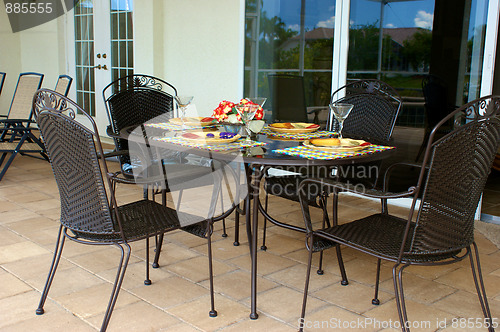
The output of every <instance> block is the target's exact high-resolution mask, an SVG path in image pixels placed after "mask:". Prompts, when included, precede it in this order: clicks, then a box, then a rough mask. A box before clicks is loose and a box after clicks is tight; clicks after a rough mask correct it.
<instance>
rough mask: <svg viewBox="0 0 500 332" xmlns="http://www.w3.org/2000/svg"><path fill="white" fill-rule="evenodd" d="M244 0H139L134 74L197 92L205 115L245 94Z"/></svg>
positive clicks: (183, 91)
mask: <svg viewBox="0 0 500 332" xmlns="http://www.w3.org/2000/svg"><path fill="white" fill-rule="evenodd" d="M244 8H245V4H244V0H237V1H235V0H217V1H206V0H184V1H178V0H163V1H162V2H161V1H153V0H146V1H141V2H140V3H139V2H138V1H136V2H135V8H134V20H135V22H134V28H135V32H134V38H135V41H134V43H135V45H134V46H135V50H134V57H135V60H134V62H135V63H134V66H135V69H134V70H135V72H137V73H143V74H152V75H155V76H158V77H160V78H163V79H165V80H166V81H168V82H169V83H172V84H173V85H174V86H175V87H176V88H177V90H178V93H179V94H181V95H182V94H184V95H193V96H195V99H194V101H193V102H194V103H195V104H196V108H197V110H198V113H199V114H200V115H202V116H206V115H210V114H212V111H213V109H215V108H216V107H217V105H218V103H219V101H221V100H223V99H227V100H233V101H237V100H238V99H239V98H241V97H242V94H243V56H244V53H243V52H244V49H243V43H244V40H243V36H244Z"/></svg>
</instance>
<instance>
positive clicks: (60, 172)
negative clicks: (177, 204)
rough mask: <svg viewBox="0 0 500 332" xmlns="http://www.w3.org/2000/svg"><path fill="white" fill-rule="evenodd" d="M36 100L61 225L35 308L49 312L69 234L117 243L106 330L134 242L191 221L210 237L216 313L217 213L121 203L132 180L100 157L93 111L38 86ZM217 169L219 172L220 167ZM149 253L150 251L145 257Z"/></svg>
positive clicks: (150, 203) (144, 201) (93, 241)
mask: <svg viewBox="0 0 500 332" xmlns="http://www.w3.org/2000/svg"><path fill="white" fill-rule="evenodd" d="M33 103H34V110H35V117H36V121H37V124H38V126H39V128H40V131H41V134H42V137H43V139H44V142H45V146H46V148H47V153H48V155H49V157H50V162H51V165H52V170H53V173H54V176H55V179H56V183H57V186H58V188H59V193H60V196H61V218H60V221H61V225H60V228H59V234H58V239H57V243H56V247H55V251H54V258H53V261H52V264H51V267H50V271H49V274H48V277H47V282H46V284H45V287H44V290H43V293H42V296H41V299H40V304H39V306H38V309H37V310H36V313H37V314H39V315H40V314H43V313H44V309H43V307H44V303H45V301H46V299H47V294H48V291H49V288H50V286H51V284H52V281H53V278H54V275H55V272H56V269H57V265H58V263H59V260H60V258H61V254H62V250H63V247H64V242H65V239H70V240H73V241H75V242H77V243H82V244H89V245H113V246H115V247H118V248H119V249H120V250H121V257H120V259H119V266H118V270H117V274H116V278H115V282H114V285H113V289H112V292H111V296H110V300H109V304H108V307H107V309H106V313H105V315H104V319H103V323H102V326H101V331H104V330H106V328H107V326H108V323H109V320H110V317H111V314H112V311H113V308H114V305H115V303H116V300H117V297H118V293H119V291H120V288H121V284H122V281H123V278H124V275H125V271H126V268H127V264H128V261H129V258H130V253H131V248H130V246H129V243H130V242H134V241H138V240H143V239H146V248H148V242H147V241H148V239H149V237H151V236H154V235H158V234H163V233H165V232H168V231H171V230H175V229H179V228H181V227H183V226H186V227H195V228H196V227H198V228H199V229H202V232H203V233H204V236H205V237H206V238H207V239H208V259H209V274H210V294H211V309H210V316H212V317H214V316H216V315H217V312H216V311H215V308H214V292H213V271H212V252H211V234H212V222H213V219H212V218H209V219H205V220H202V221H199V216H194V215H190V214H187V213H184V212H180V211H176V210H175V209H172V208H169V207H166V206H164V205H162V204H159V203H156V202H154V201H151V200H147V199H142V200H139V201H135V202H132V203H128V204H125V205H119V204H118V203H117V200H116V197H115V185H116V183H120V182H122V181H129V180H128V179H126V178H122V177H121V176H120V174H121V172H117V173H110V172H109V171H108V168H107V166H106V162H105V160H104V159H102V158H99V156H100V155H102V146H101V143H100V139H99V134H98V132H97V127H96V124H95V122H94V121H93V119H92V117H90V116H89V115H88V114H87V113H86V112H84V111H83V110H82V109H81V108H80V107H79V106H78V105H77V104H76V103H75V102H73V101H72V100H70V99H68V98H66V97H64V96H62V95H60V94H58V93H57V92H54V91H51V90H47V89H41V90H39V91H38V92H37V94H36V95H35V98H34V101H33ZM76 114H80V115H83V117H84V121H86V122H88V123H89V124H90V125H91V128H90V129H88V128H87V127H85V126H84V125H83V124H82V123H81V122H79V121H77V120H76V119H75V115H76ZM213 174H214V176H218V175H217V174H216V172H214V173H213ZM214 183H216V184H219V186H218V185H214V194H213V197H215V198H216V197H217V191H218V190H220V181H214ZM212 212H213V211H209V213H212ZM148 257H149V255H148V254H147V252H146V262H148ZM146 266H148V264H146ZM146 271H148V269H147V268H146Z"/></svg>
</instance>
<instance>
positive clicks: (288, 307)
mask: <svg viewBox="0 0 500 332" xmlns="http://www.w3.org/2000/svg"><path fill="white" fill-rule="evenodd" d="M302 299H303V292H301V291H300V292H299V291H296V290H293V289H290V288H287V287H283V286H282V287H277V288H273V289H271V290H269V291H267V292H262V293H259V294H258V298H257V312H262V313H264V314H266V315H268V316H270V317H276V318H278V319H280V320H282V321H285V322H287V323H291V324H296V323H297V322H298V319H299V317H300V312H301V309H302ZM247 302H248V304H250V301H249V300H247ZM324 305H326V303H325V302H323V301H321V300H318V299H317V298H313V297H309V298H308V299H307V312H306V314H307V313H309V312H312V311H315V310H317V309H318V308H320V307H321V306H324Z"/></svg>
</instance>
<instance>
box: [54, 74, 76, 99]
mask: <svg viewBox="0 0 500 332" xmlns="http://www.w3.org/2000/svg"><path fill="white" fill-rule="evenodd" d="M71 82H73V78H72V77H71V76H68V75H59V77H58V78H57V83H56V88H55V89H54V91H55V92H57V93H60V94H62V95H63V96H65V97H66V96H68V92H69V88H71Z"/></svg>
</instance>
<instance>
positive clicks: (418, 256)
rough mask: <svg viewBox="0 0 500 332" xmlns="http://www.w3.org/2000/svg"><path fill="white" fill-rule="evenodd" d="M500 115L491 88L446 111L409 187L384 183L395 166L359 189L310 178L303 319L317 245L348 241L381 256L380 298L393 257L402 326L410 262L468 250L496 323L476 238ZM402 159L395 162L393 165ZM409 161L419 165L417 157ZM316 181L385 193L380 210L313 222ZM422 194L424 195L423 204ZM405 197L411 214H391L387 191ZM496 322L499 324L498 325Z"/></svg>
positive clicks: (426, 262) (440, 259) (430, 261)
mask: <svg viewBox="0 0 500 332" xmlns="http://www.w3.org/2000/svg"><path fill="white" fill-rule="evenodd" d="M499 115H500V97H499V96H488V97H484V98H480V99H477V100H475V101H473V102H470V103H468V104H466V105H464V106H462V107H461V108H460V109H458V110H456V111H455V112H453V113H451V114H449V115H448V116H446V117H445V118H444V119H442V120H441V121H440V122H439V123H438V124H437V126H436V127H435V128H434V129H433V130H432V131H431V134H430V136H429V141H428V144H427V149H426V153H425V155H424V160H423V162H422V164H421V165H420V167H421V173H420V176H419V179H418V182H417V183H416V184H415V186H412V187H410V188H409V189H408V190H407V191H404V192H396V193H392V192H388V191H386V190H385V189H386V188H387V185H388V180H389V176H390V172H391V171H392V170H393V169H394V168H389V169H388V171H387V172H386V175H385V179H384V190H382V191H381V190H364V191H359V189H357V188H356V186H354V185H352V184H346V183H342V182H338V181H333V180H329V179H306V180H304V181H303V182H302V183H301V185H300V189H299V192H300V202H301V207H302V212H303V216H304V221H305V226H306V230H307V249H308V251H309V259H308V267H307V274H306V282H305V288H304V300H303V307H302V314H301V320H302V321H303V319H304V315H305V308H306V303H307V292H308V285H309V276H310V271H311V260H312V253H313V252H314V251H323V250H325V249H327V248H329V247H330V248H331V247H337V246H338V245H339V244H341V245H345V246H348V247H350V248H353V249H355V250H359V251H362V252H364V253H367V254H368V255H372V256H374V257H376V258H377V273H376V278H375V296H374V298H373V300H372V303H373V304H378V303H379V300H378V285H379V279H380V278H379V277H380V264H381V260H382V259H384V260H387V261H390V262H393V263H394V266H393V269H392V272H393V273H392V277H393V282H394V295H395V296H396V306H397V309H398V314H399V320H400V324H401V328H402V330H403V331H408V330H409V328H408V326H409V325H407V323H408V322H409V320H408V316H407V313H406V305H405V298H404V291H403V271H404V269H406V268H407V267H408V266H410V265H423V266H436V265H443V264H452V263H456V262H460V261H461V260H463V259H465V258H467V257H469V259H470V264H471V269H472V276H473V279H474V283H475V288H476V290H477V293H478V297H479V302H480V305H481V309H482V311H483V314H484V317H485V319H487V320H489V323H490V324H491V322H492V321H491V319H492V316H491V312H490V309H489V306H488V300H487V297H486V291H485V288H484V283H483V278H482V274H481V267H480V263H479V254H478V249H477V245H476V243H475V241H474V216H475V212H476V208H477V206H478V204H479V200H480V198H481V194H482V192H483V189H484V185H485V183H486V180H487V177H488V174H489V173H490V171H491V165H492V163H493V159H494V156H495V153H496V151H497V149H498V147H499V144H500V118H499ZM452 119H455V120H456V121H455V122H454V124H455V125H454V129H453V130H452V131H451V132H449V133H448V134H446V135H445V136H443V137H438V135H437V133H438V132H439V130H440V127H441V126H444V125H446V122H447V121H448V120H452ZM402 166H403V164H395V165H394V166H393V167H402ZM406 166H407V167H415V165H414V164H411V165H406ZM310 184H314V185H318V186H322V187H328V188H329V190H330V191H331V192H333V194H334V195H338V193H339V192H341V191H348V192H351V193H354V194H358V195H360V196H362V197H369V198H377V199H380V200H381V203H382V210H381V213H379V214H374V215H371V216H368V217H365V218H362V219H359V220H355V221H351V222H347V223H344V224H340V225H339V224H336V225H333V226H331V227H323V228H321V229H314V228H313V220H312V219H311V215H310V212H309V204H308V202H307V196H306V195H307V194H306V192H307V187H308V186H309V185H310ZM419 194H421V195H419ZM419 196H421V197H422V198H421V201H420V205H419V207H418V209H416V206H417V200H418V199H419V198H418V197H419ZM401 197H410V198H412V205H411V208H410V211H409V214H408V218H406V219H405V218H400V217H397V216H394V215H391V214H389V211H388V207H387V200H388V199H395V198H401ZM414 216H416V217H414ZM301 330H302V328H301ZM489 330H490V331H493V330H494V329H493V327H491V325H490V328H489Z"/></svg>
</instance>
